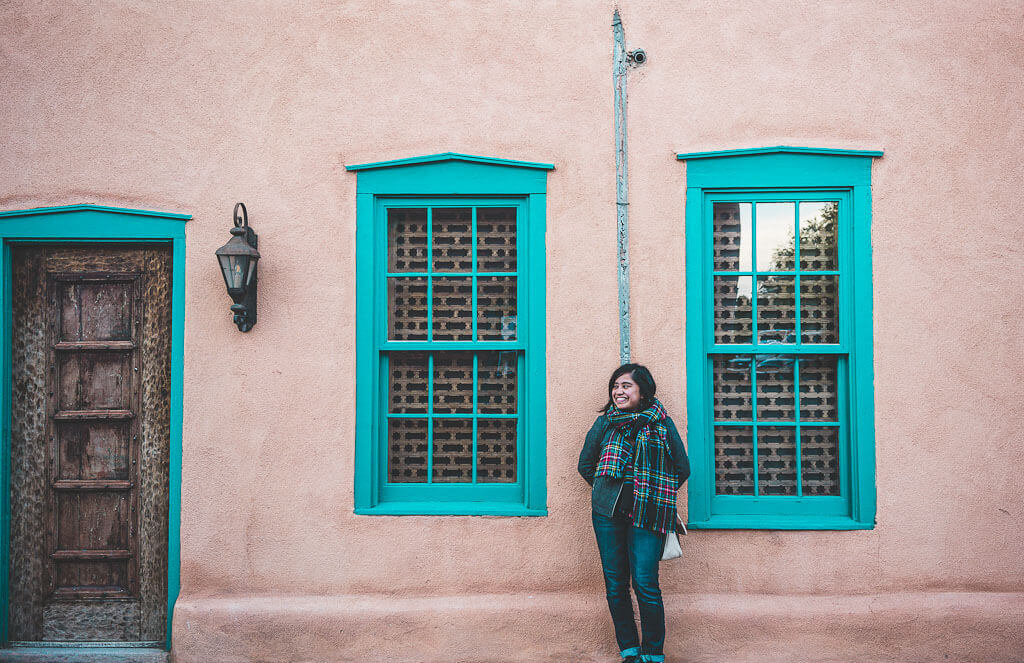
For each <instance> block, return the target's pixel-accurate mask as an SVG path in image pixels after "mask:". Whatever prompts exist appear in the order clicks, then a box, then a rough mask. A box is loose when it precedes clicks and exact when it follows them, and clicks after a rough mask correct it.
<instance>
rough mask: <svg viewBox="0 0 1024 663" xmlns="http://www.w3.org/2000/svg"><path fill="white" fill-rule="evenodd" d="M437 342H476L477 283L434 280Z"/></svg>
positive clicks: (458, 278) (443, 277)
mask: <svg viewBox="0 0 1024 663" xmlns="http://www.w3.org/2000/svg"><path fill="white" fill-rule="evenodd" d="M433 298H434V320H433V323H432V324H433V327H434V340H435V341H471V340H473V280H472V279H471V278H470V277H468V276H467V277H447V276H440V277H434V295H433Z"/></svg>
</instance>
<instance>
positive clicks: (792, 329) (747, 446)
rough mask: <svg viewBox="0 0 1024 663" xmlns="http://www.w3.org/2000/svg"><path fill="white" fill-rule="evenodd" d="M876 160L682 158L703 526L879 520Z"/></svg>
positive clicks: (692, 419) (843, 156)
mask: <svg viewBox="0 0 1024 663" xmlns="http://www.w3.org/2000/svg"><path fill="white" fill-rule="evenodd" d="M876 156H881V153H879V152H862V151H844V150H823V149H814V148H787V147H778V148H764V149H754V150H736V151H731V152H710V153H697V154H686V155H679V158H680V159H685V160H686V161H687V202H686V242H687V245H686V256H687V279H686V281H687V283H686V290H687V305H686V310H687V329H688V333H687V390H688V393H689V396H688V403H687V413H688V444H689V450H690V455H691V462H692V464H693V475H692V476H691V478H690V482H689V520H690V524H691V525H692V526H693V527H698V528H699V527H704V528H764V529H859V528H871V527H873V526H874V515H875V488H874V409H873V394H872V386H871V385H872V363H871V362H872V346H871V239H870V224H871V214H870V211H871V193H870V176H871V159H872V157H876Z"/></svg>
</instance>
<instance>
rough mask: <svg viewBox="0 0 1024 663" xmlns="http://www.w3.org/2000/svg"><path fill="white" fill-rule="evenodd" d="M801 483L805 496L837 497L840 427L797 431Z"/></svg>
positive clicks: (803, 428) (821, 427)
mask: <svg viewBox="0 0 1024 663" xmlns="http://www.w3.org/2000/svg"><path fill="white" fill-rule="evenodd" d="M800 474H801V475H802V476H801V479H800V483H801V484H802V490H803V494H804V495H838V494H839V427H838V426H819V427H813V428H812V427H809V426H804V427H802V428H801V429H800Z"/></svg>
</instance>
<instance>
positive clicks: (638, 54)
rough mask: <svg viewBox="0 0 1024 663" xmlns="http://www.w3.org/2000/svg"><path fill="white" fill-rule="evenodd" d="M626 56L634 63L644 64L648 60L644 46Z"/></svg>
mask: <svg viewBox="0 0 1024 663" xmlns="http://www.w3.org/2000/svg"><path fill="white" fill-rule="evenodd" d="M626 57H627V58H629V61H630V62H632V63H633V64H643V63H645V62H647V53H645V52H644V49H642V48H638V49H636V50H635V51H630V52H628V53H626Z"/></svg>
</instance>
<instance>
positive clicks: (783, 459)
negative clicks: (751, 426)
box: [757, 426, 796, 495]
mask: <svg viewBox="0 0 1024 663" xmlns="http://www.w3.org/2000/svg"><path fill="white" fill-rule="evenodd" d="M757 492H758V494H759V495H796V427H795V426H785V427H783V426H777V427H776V426H761V427H759V428H758V429H757Z"/></svg>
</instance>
